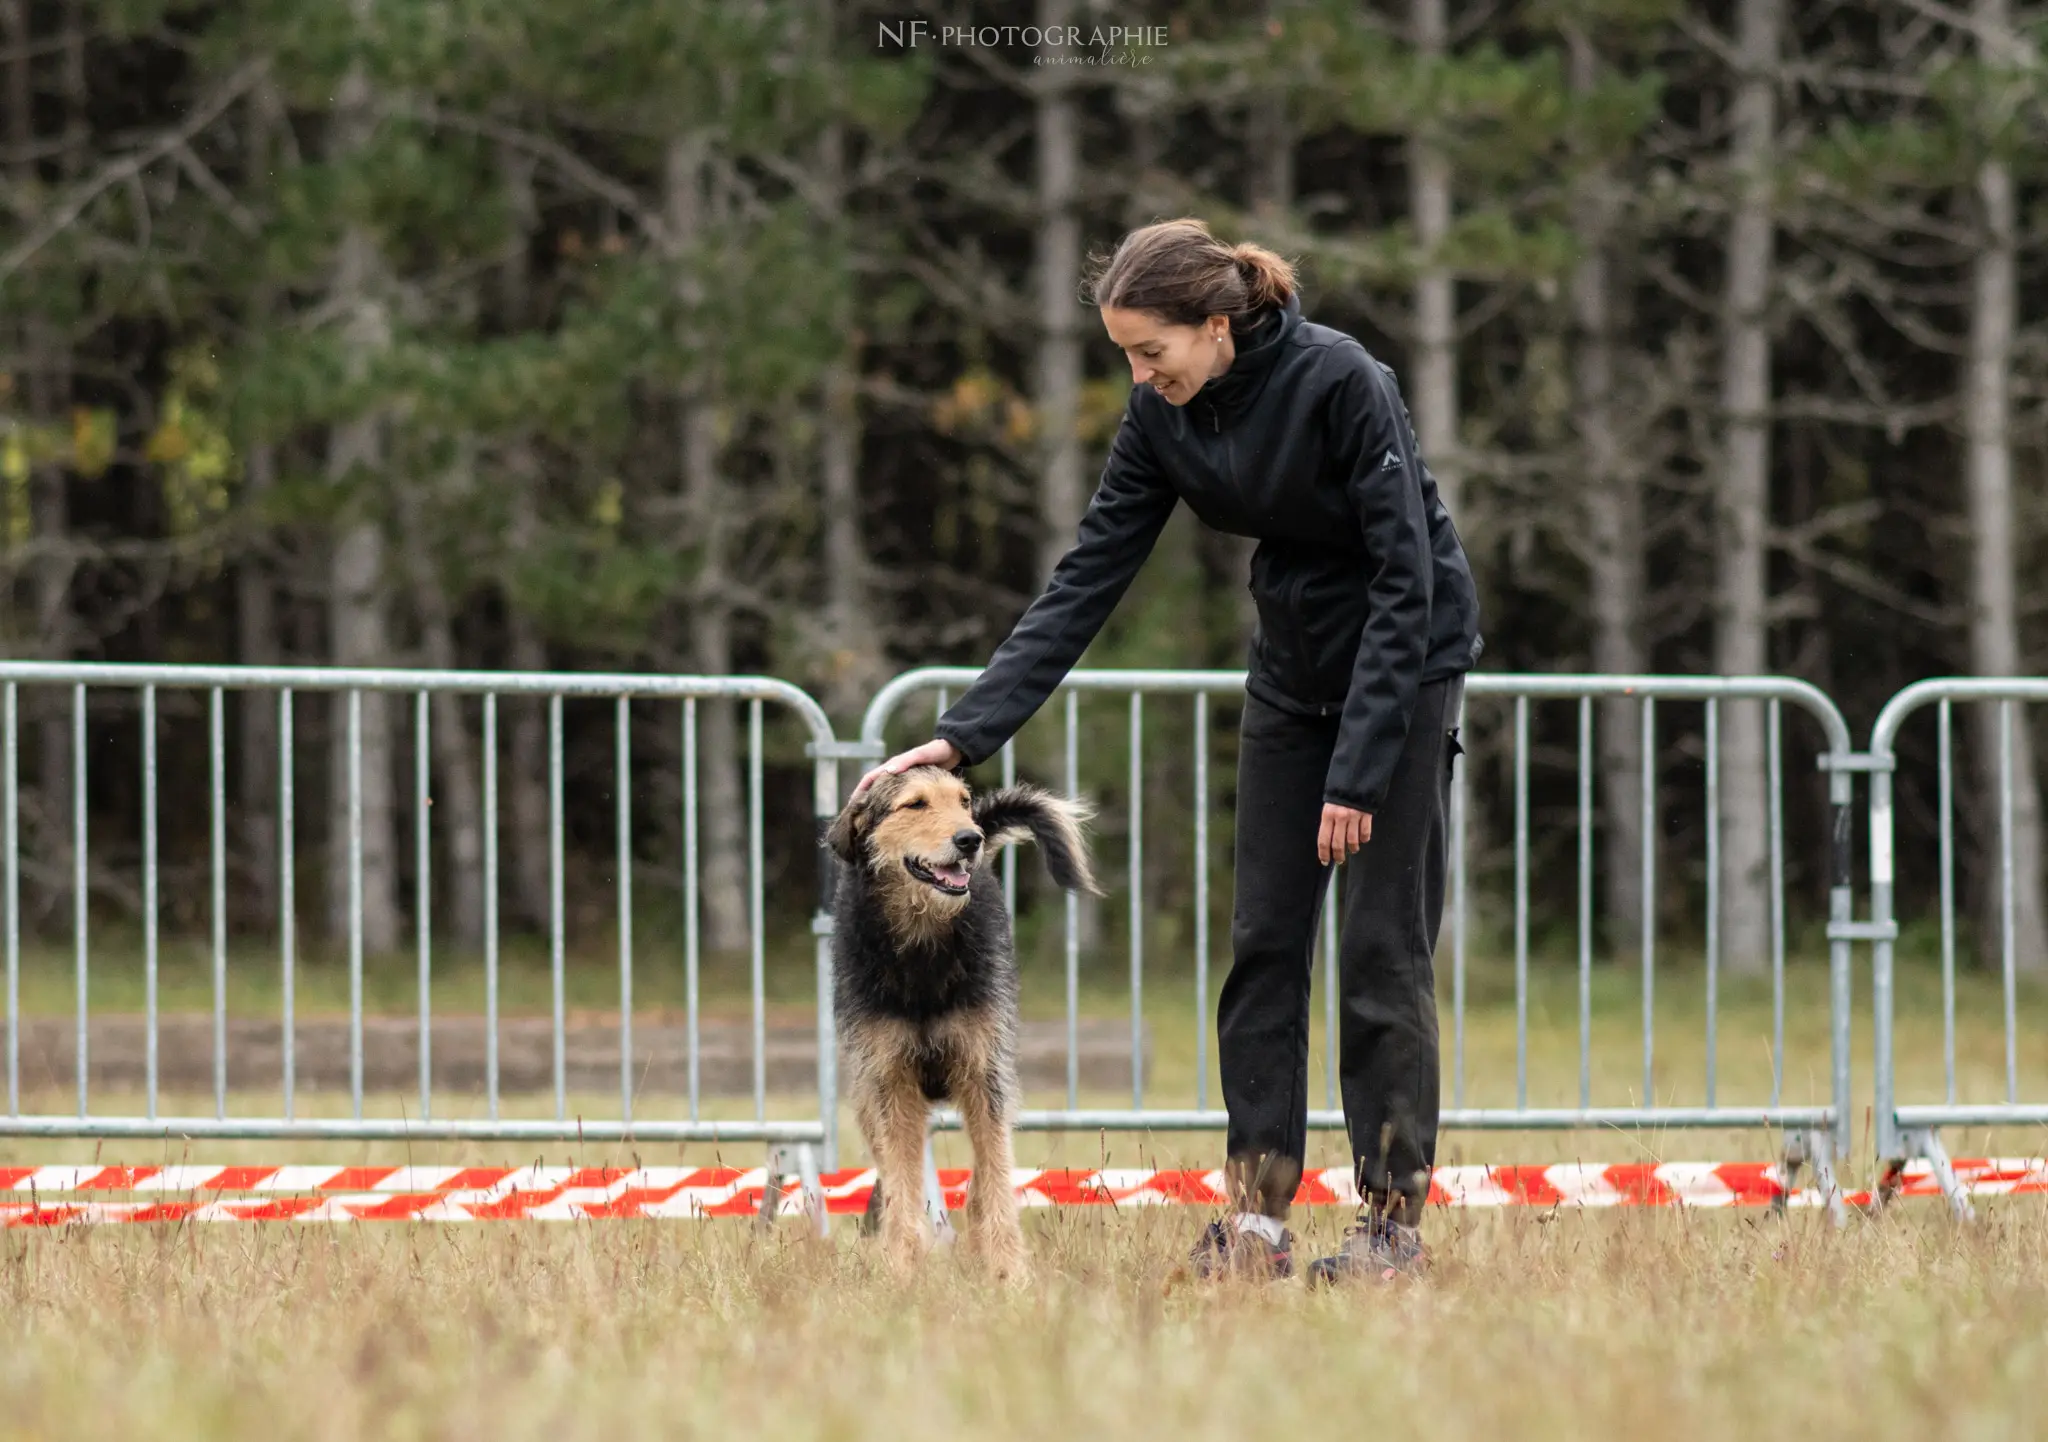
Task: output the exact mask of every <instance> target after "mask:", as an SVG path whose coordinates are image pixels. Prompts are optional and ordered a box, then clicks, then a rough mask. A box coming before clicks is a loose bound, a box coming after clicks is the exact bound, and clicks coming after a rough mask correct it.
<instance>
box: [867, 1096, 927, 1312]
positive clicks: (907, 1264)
mask: <svg viewBox="0 0 2048 1442" xmlns="http://www.w3.org/2000/svg"><path fill="white" fill-rule="evenodd" d="M928 1114H929V1104H928V1103H927V1102H926V1101H925V1097H924V1090H923V1088H922V1087H921V1086H919V1085H918V1082H917V1078H916V1076H915V1075H914V1073H913V1071H912V1069H911V1068H910V1067H907V1066H888V1067H885V1068H883V1069H882V1074H881V1075H879V1076H877V1077H875V1078H874V1081H873V1084H872V1085H871V1086H870V1088H869V1089H868V1091H867V1095H866V1097H865V1099H864V1105H863V1106H862V1107H861V1110H860V1129H861V1134H862V1135H863V1136H865V1137H866V1138H867V1142H868V1150H869V1151H870V1152H871V1153H872V1154H873V1155H874V1159H875V1172H876V1175H877V1179H878V1180H879V1181H880V1183H881V1187H882V1254H883V1255H884V1256H885V1257H886V1258H888V1261H889V1265H890V1266H891V1267H893V1268H895V1269H896V1271H897V1272H898V1273H899V1274H905V1273H908V1272H910V1271H912V1270H914V1269H915V1267H916V1266H917V1263H918V1260H919V1259H920V1258H921V1257H922V1256H923V1255H924V1253H925V1251H926V1249H927V1248H928V1247H929V1246H930V1245H931V1226H930V1223H929V1222H928V1221H927V1219H926V1217H925V1214H924V1131H925V1118H926V1116H927V1115H928Z"/></svg>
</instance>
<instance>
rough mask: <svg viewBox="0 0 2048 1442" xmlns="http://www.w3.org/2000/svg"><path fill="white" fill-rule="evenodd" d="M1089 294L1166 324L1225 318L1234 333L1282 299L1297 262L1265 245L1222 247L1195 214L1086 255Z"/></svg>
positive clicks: (1292, 287) (1288, 290)
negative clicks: (1108, 251) (1109, 249)
mask: <svg viewBox="0 0 2048 1442" xmlns="http://www.w3.org/2000/svg"><path fill="white" fill-rule="evenodd" d="M1091 268H1092V271H1093V276H1092V279H1091V280H1090V281H1089V292H1090V297H1091V299H1092V300H1093V301H1094V303H1095V304H1096V305H1097V306H1098V307H1100V306H1114V307H1115V308H1117V309H1119V310H1142V311H1146V312H1148V313H1150V314H1152V315H1155V316H1158V317H1159V318H1160V319H1161V320H1163V321H1165V322H1166V323H1167V324H1169V325H1200V324H1201V323H1202V321H1203V320H1204V319H1205V318H1206V317H1208V316H1212V315H1226V316H1229V317H1230V326H1231V329H1232V330H1239V331H1241V330H1243V329H1244V327H1245V325H1246V323H1248V322H1249V321H1251V320H1253V319H1255V318H1257V317H1258V316H1260V315H1262V314H1263V313H1264V312H1265V311H1267V310H1269V309H1271V308H1273V307H1275V306H1280V305H1285V304H1286V303H1287V298H1288V297H1289V296H1291V295H1293V294H1294V292H1295V289H1296V285H1295V277H1294V267H1293V265H1291V264H1290V263H1289V262H1288V261H1286V260H1285V259H1283V258H1282V257H1280V256H1278V255H1275V254H1274V253H1273V252H1272V251H1270V250H1267V249H1266V248H1265V247H1264V246H1262V245H1253V244H1252V243H1251V242H1249V241H1246V242H1243V243H1242V244H1239V245H1225V244H1224V243H1223V242H1222V241H1220V240H1218V239H1217V238H1216V237H1215V236H1213V235H1211V234H1210V233H1209V223H1208V222H1207V221H1204V220H1198V219H1196V218H1195V217H1193V216H1184V217H1182V218H1181V219H1179V220H1162V221H1160V222H1158V223H1157V224H1156V225H1147V226H1141V227H1140V228H1138V229H1137V230H1134V231H1132V232H1131V233H1130V234H1129V235H1126V236H1125V237H1124V238H1123V239H1122V240H1120V241H1118V242H1117V247H1116V250H1115V251H1114V252H1113V253H1112V254H1110V255H1108V256H1106V257H1105V256H1101V255H1097V256H1093V257H1091Z"/></svg>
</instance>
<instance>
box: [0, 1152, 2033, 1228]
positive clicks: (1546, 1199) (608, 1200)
mask: <svg viewBox="0 0 2048 1442" xmlns="http://www.w3.org/2000/svg"><path fill="white" fill-rule="evenodd" d="M1953 1165H1954V1168H1955V1171H1956V1175H1957V1177H1958V1179H1959V1180H1960V1181H1961V1182H1962V1183H1963V1185H1964V1186H1965V1187H1966V1188H1967V1189H1968V1191H1969V1192H1970V1193H1971V1194H1973V1195H1977V1196H2012V1195H2017V1194H2021V1193H2048V1160H2044V1159H2041V1158H2028V1159H2020V1160H1981V1161H1959V1162H1955V1163H1954V1164H1953ZM1014 1178H1015V1185H1016V1187H1017V1195H1018V1200H1019V1201H1020V1202H1021V1203H1022V1204H1023V1205H1024V1206H1026V1207H1067V1206H1115V1207H1130V1206H1173V1205H1184V1206H1190V1205H1191V1206H1207V1207H1215V1206H1222V1205H1224V1204H1225V1196H1224V1191H1223V1173H1222V1172H1220V1171H1149V1170H1116V1169H1111V1170H1103V1171H1062V1170H1045V1171H1033V1170H1019V1171H1017V1172H1016V1173H1015V1174H1014ZM967 1180H968V1173H967V1172H966V1171H964V1170H951V1169H948V1170H942V1171H941V1172H940V1173H939V1181H940V1185H941V1186H942V1187H943V1189H944V1191H945V1194H946V1205H947V1206H948V1207H950V1208H956V1209H957V1208H959V1207H961V1206H964V1205H965V1203H966V1194H967ZM767 1181H768V1177H767V1171H766V1169H765V1168H761V1167H750V1168H738V1167H633V1168H624V1167H322V1166H297V1167H206V1166H170V1167H98V1166H85V1167H79V1166H50V1167H0V1192H12V1193H14V1194H15V1195H17V1196H21V1195H24V1194H25V1195H26V1196H27V1197H28V1198H29V1200H27V1201H24V1202H0V1227H38V1226H62V1225H67V1224H71V1223H95V1222H171V1221H195V1222H260V1221H305V1222H350V1221H407V1220H410V1221H423V1222H424V1221H435V1222H478V1221H508V1220H519V1219H525V1220H530V1221H583V1220H592V1219H608V1218H618V1217H645V1218H698V1217H728V1216H746V1215H750V1214H752V1213H755V1212H758V1211H759V1210H760V1207H761V1194H762V1189H763V1188H764V1187H765V1186H766V1185H767ZM821 1182H822V1186H823V1190H824V1194H825V1204H826V1210H827V1211H829V1212H834V1213H846V1212H860V1211H862V1210H864V1209H865V1208H866V1207H867V1204H868V1197H869V1194H870V1193H871V1192H872V1190H873V1188H874V1184H875V1173H874V1171H873V1170H872V1169H868V1168H861V1169H857V1170H848V1171H839V1172H827V1173H826V1174H825V1175H824V1176H823V1177H822V1178H821ZM781 1188H782V1192H783V1204H784V1205H785V1206H788V1207H795V1206H797V1205H799V1204H800V1203H801V1194H800V1187H799V1184H798V1183H797V1182H796V1180H795V1179H794V1178H785V1179H783V1180H782V1182H781ZM1899 1191H1900V1195H1903V1196H1908V1197H1933V1196H1939V1195H1940V1193H1941V1189H1940V1186H1939V1184H1938V1183H1937V1182H1936V1180H1935V1177H1934V1174H1933V1170H1932V1168H1930V1167H1929V1166H1928V1165H1927V1164H1926V1163H1922V1162H1916V1163H1911V1164H1909V1165H1908V1166H1907V1167H1906V1170H1905V1173H1904V1175H1903V1176H1902V1177H1901V1179H1900V1188H1899ZM134 1193H143V1194H151V1193H153V1194H156V1195H157V1196H158V1197H159V1198H161V1199H160V1200H136V1201H102V1200H99V1198H101V1197H105V1196H108V1195H110V1194H134ZM231 1194H240V1195H231ZM1429 1199H1430V1201H1431V1202H1432V1203H1433V1204H1436V1205H1439V1206H1449V1207H1506V1206H1534V1207H1617V1206H1619V1207H1628V1206H1691V1207H1731V1206H1734V1207H1740V1206H1765V1205H1769V1204H1771V1203H1774V1202H1778V1201H1780V1200H1782V1201H1783V1202H1784V1203H1785V1205H1787V1206H1793V1207H1813V1206H1822V1205H1825V1203H1826V1198H1825V1197H1824V1196H1823V1195H1822V1194H1821V1193H1820V1192H1818V1191H1816V1190H1813V1189H1805V1190H1800V1191H1793V1192H1788V1191H1787V1190H1786V1188H1785V1185H1784V1180H1783V1174H1782V1173H1781V1172H1780V1170H1779V1169H1778V1168H1777V1167H1775V1166H1772V1165H1769V1164H1767V1163H1761V1162H1755V1163H1751V1162H1731V1163H1720V1164H1714V1163H1706V1162H1698V1163H1688V1162H1666V1163H1662V1164H1654V1165H1653V1164H1640V1165H1618V1166H1589V1165H1584V1164H1579V1163H1564V1164H1559V1165H1556V1166H1547V1167H1484V1166H1460V1167H1439V1168H1438V1169H1437V1171H1436V1174H1435V1175H1434V1176H1433V1177H1432V1178H1431V1180H1430V1188H1429ZM1846 1200H1847V1201H1848V1202H1849V1203H1850V1204H1851V1205H1864V1204H1867V1202H1868V1201H1869V1194H1868V1193H1852V1194H1850V1195H1849V1196H1847V1197H1846ZM1295 1201H1296V1203H1297V1204H1299V1205H1302V1206H1335V1205H1341V1206H1356V1205H1357V1203H1358V1192H1357V1189H1356V1187H1355V1185H1354V1182H1353V1178H1352V1175H1351V1171H1350V1169H1349V1168H1348V1167H1331V1168H1327V1169H1324V1170H1321V1171H1312V1172H1309V1173H1308V1174H1307V1175H1306V1176H1305V1177H1304V1178H1303V1179H1302V1183H1301V1187H1300V1189H1299V1191H1297V1192H1296V1194H1295Z"/></svg>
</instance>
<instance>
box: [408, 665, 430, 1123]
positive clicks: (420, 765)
mask: <svg viewBox="0 0 2048 1442" xmlns="http://www.w3.org/2000/svg"><path fill="white" fill-rule="evenodd" d="M427 707H428V698H427V693H426V692H424V691H422V692H420V693H419V694H418V695H417V696H416V697H415V698H414V700H413V747H412V783H413V785H412V790H413V795H412V836H413V869H414V870H415V871H416V872H417V873H418V874H419V880H418V882H417V884H416V888H415V889H416V891H417V892H418V895H417V896H416V897H415V899H414V901H413V907H412V909H413V925H414V929H415V932H416V934H417V937H418V941H419V1002H420V1119H421V1120H422V1121H431V1120H433V1116H434V995H433V986H434V960H433V958H434V935H433V932H434V858H433V835H432V832H431V830H430V829H429V827H428V824H427V818H428V816H429V815H430V814H431V808H432V806H433V790H432V787H433V775H432V771H431V769H430V765H429V761H428V757H429V755H430V753H431V748H432V744H433V738H432V735H431V731H430V727H431V724H432V718H431V717H430V716H429V715H428V709H427Z"/></svg>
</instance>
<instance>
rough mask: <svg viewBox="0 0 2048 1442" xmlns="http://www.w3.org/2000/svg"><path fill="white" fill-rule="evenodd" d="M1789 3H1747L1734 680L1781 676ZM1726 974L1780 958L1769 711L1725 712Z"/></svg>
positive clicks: (1729, 573) (1730, 385)
mask: <svg viewBox="0 0 2048 1442" xmlns="http://www.w3.org/2000/svg"><path fill="white" fill-rule="evenodd" d="M1783 13H1784V0H1741V5H1740V10H1739V14H1738V19H1737V33H1736V56H1737V64H1738V65H1739V67H1740V73H1739V74H1738V75H1737V77H1736V93H1735V111H1734V117H1735V126H1734V137H1733V140H1732V142H1731V149H1730V153H1729V168H1730V170H1731V171H1732V173H1733V175H1734V178H1735V183H1736V187H1737V192H1736V195H1735V197H1734V205H1733V213H1732V215H1731V218H1730V225H1729V233H1728V276H1727V289H1726V293H1725V295H1724V297H1723V306H1724V310H1723V318H1722V351H1721V412H1722V420H1723V426H1724V443H1723V444H1724V453H1723V457H1722V468H1721V484H1720V489H1719V495H1718V497H1717V510H1718V516H1717V524H1716V526H1715V563H1716V564H1715V630H1714V666H1715V669H1716V670H1717V671H1719V672H1720V673H1721V674H1722V675H1724V676H1753V675H1762V674H1764V673H1765V672H1766V671H1768V670H1769V669H1770V645H1769V640H1770V635H1769V626H1770V620H1769V576H1768V571H1767V560H1768V558H1767V555H1766V547H1765V531H1766V527H1767V526H1768V524H1769V520H1770V514H1771V504H1770V500H1771V491H1770V471H1771V430H1770V425H1771V422H1770V386H1771V341H1770V331H1769V320H1768V314H1767V312H1768V309H1769V304H1770V289H1771V268H1772V265H1773V260H1774V245H1775V238H1776V237H1775V222H1774V219H1773V216H1772V209H1771V173H1770V172H1771V164H1772V160H1773V153H1774V151H1775V149H1776V143H1777V128H1778V125H1777V113H1778V101H1777V89H1776V86H1777V65H1778V44H1779V39H1778V37H1779V31H1780V29H1781V27H1782V24H1783ZM1721 709H1722V716H1721V859H1722V886H1721V917H1720V922H1721V925H1720V934H1721V940H1722V957H1721V959H1722V963H1723V964H1724V965H1725V966H1726V967H1727V968H1728V969H1729V970H1730V971H1734V972H1749V973H1753V972H1758V971H1761V970H1763V968H1764V966H1765V964H1766V961H1767V958H1768V954H1769V946H1770V906H1769V876H1768V867H1769V864H1770V853H1769V850H1768V847H1769V830H1768V827H1769V815H1770V812H1769V796H1768V790H1767V788H1768V785H1769V781H1768V777H1767V775H1766V771H1765V757H1764V718H1763V707H1762V704H1761V703H1759V702H1736V703H1732V704H1729V705H1726V706H1724V707H1722V708H1721Z"/></svg>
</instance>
